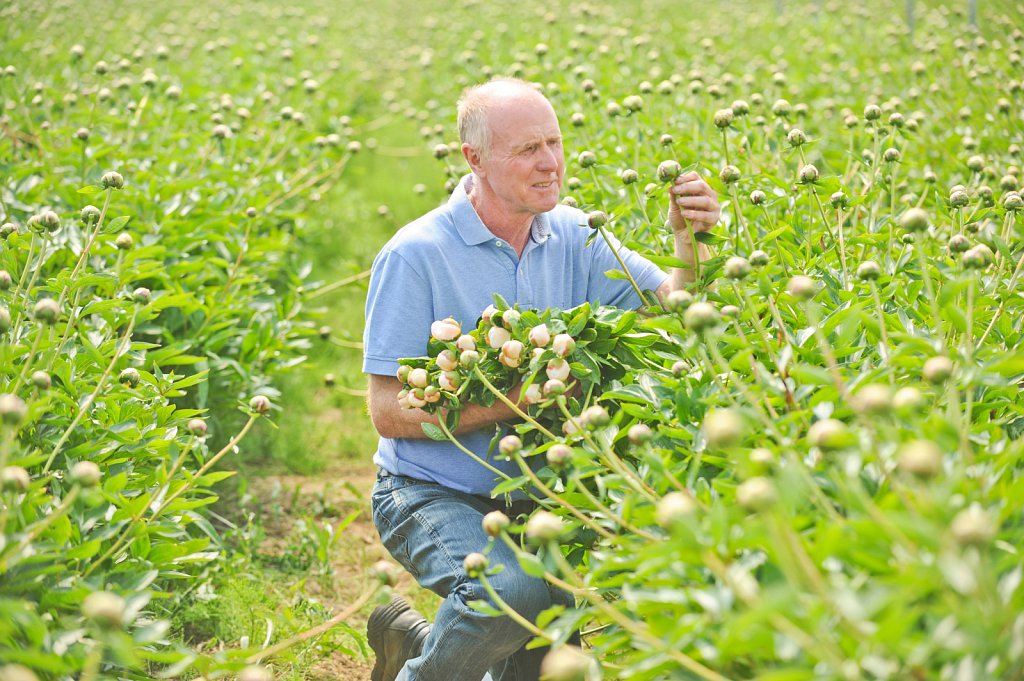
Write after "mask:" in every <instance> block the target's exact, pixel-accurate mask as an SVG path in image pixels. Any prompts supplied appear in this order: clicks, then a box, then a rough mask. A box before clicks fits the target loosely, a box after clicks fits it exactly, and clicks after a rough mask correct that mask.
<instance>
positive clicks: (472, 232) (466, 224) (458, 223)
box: [448, 174, 494, 246]
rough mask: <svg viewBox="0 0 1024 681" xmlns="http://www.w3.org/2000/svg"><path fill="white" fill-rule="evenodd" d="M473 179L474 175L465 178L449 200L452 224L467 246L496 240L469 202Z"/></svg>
mask: <svg viewBox="0 0 1024 681" xmlns="http://www.w3.org/2000/svg"><path fill="white" fill-rule="evenodd" d="M472 177H473V175H472V174H469V175H466V176H464V177H463V178H462V180H461V181H460V182H459V186H458V187H456V188H455V191H453V192H452V195H451V196H450V197H449V198H448V210H450V211H451V214H452V222H454V223H455V229H456V230H457V231H458V233H459V236H460V237H462V240H463V241H464V242H465V244H466V245H467V246H477V245H479V244H482V243H484V242H486V241H490V240H492V239H493V238H494V235H493V234H492V233H491V230H489V229H487V226H486V225H485V224H484V223H483V222H481V221H480V216H479V215H477V214H476V209H475V208H473V204H472V203H470V201H469V194H468V193H467V192H466V187H467V186H469V184H470V182H471V180H472Z"/></svg>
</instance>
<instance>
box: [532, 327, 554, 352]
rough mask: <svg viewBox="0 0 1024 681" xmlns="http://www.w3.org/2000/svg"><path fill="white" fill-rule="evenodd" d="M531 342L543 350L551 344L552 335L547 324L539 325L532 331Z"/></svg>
mask: <svg viewBox="0 0 1024 681" xmlns="http://www.w3.org/2000/svg"><path fill="white" fill-rule="evenodd" d="M530 342H531V343H533V344H534V345H536V346H537V347H538V348H543V347H545V346H547V344H548V343H550V342H551V333H550V332H549V331H548V327H547V325H546V324H538V325H537V326H535V327H533V328H532V329H530Z"/></svg>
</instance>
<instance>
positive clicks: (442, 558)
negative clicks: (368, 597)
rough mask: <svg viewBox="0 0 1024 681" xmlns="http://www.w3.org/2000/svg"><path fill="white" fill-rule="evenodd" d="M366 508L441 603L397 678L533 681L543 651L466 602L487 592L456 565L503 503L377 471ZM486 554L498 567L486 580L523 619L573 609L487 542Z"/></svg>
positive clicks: (498, 545) (507, 623)
mask: <svg viewBox="0 0 1024 681" xmlns="http://www.w3.org/2000/svg"><path fill="white" fill-rule="evenodd" d="M371 506H372V508H373V522H374V524H375V525H376V526H377V531H378V532H380V537H381V540H382V541H383V542H384V546H385V547H386V548H387V549H388V551H390V552H391V555H392V556H394V558H395V560H397V561H398V562H399V563H400V564H401V565H402V567H404V568H405V569H406V570H408V571H409V572H410V573H411V574H412V576H413V577H415V578H416V581H417V582H419V583H420V585H421V586H423V587H424V588H427V589H430V590H431V591H433V592H434V593H436V594H437V595H439V596H441V597H442V598H444V602H443V603H442V604H441V608H440V609H439V610H438V612H437V618H436V620H435V621H434V623H433V625H431V628H430V634H429V636H428V637H427V640H426V642H425V643H424V645H423V652H422V653H421V655H420V656H419V657H417V658H413V659H411V660H409V661H408V662H406V664H405V667H404V668H403V669H402V671H401V672H399V674H398V679H397V681H481V679H482V678H484V679H486V677H485V674H487V673H488V672H489V673H490V677H491V678H492V679H493V681H537V679H538V678H539V676H540V661H541V659H542V658H543V657H544V655H545V654H546V653H547V650H548V648H547V647H541V648H533V649H531V650H526V649H525V647H524V646H525V644H526V643H527V642H528V641H529V640H530V639H532V638H533V635H532V634H530V633H529V632H528V631H527V630H526V629H523V628H522V627H521V626H520V625H519V624H517V623H516V622H514V621H513V620H512V619H511V618H510V617H507V616H500V617H495V616H491V615H485V614H483V613H480V612H478V611H476V610H474V609H473V608H472V607H471V606H470V605H469V604H470V602H471V601H476V600H482V599H487V593H486V592H485V591H484V588H483V586H482V585H481V584H480V581H479V580H477V579H470V578H469V577H468V576H466V573H465V571H464V570H463V568H462V561H463V559H464V558H465V557H466V556H467V555H468V554H470V553H473V552H483V550H484V548H486V547H487V545H488V543H489V542H490V541H491V540H490V538H489V537H488V536H487V534H486V533H485V532H484V530H483V527H482V526H481V520H482V519H483V517H484V515H485V514H487V513H489V512H491V511H493V510H495V509H499V508H500V509H501V510H504V507H503V506H504V505H503V503H502V502H501V501H500V500H488V499H484V498H481V497H476V496H473V495H471V494H463V493H461V492H457V491H454V490H451V489H449V488H447V487H443V486H441V485H438V484H436V483H432V482H424V481H422V480H415V479H413V478H407V477H403V476H398V475H391V474H389V473H387V472H385V471H381V472H380V473H378V475H377V483H376V484H375V485H374V487H373V496H372V499H371ZM487 555H488V559H489V562H490V565H491V567H494V566H496V565H503V566H504V569H503V570H501V572H499V573H498V574H496V575H491V576H488V578H487V580H488V582H489V583H490V584H491V585H492V586H493V587H494V589H495V591H496V592H497V593H498V595H499V596H500V597H501V598H502V600H504V601H505V602H506V603H508V604H509V605H511V606H512V608H514V609H515V610H516V612H518V613H519V614H520V615H522V616H523V617H525V618H526V619H528V620H530V621H534V620H535V619H536V618H537V615H539V614H540V613H541V612H543V611H544V610H546V609H547V608H549V607H551V606H552V605H553V604H561V605H565V606H567V607H572V606H573V605H574V603H573V598H572V596H571V595H570V594H567V593H565V592H563V591H561V590H559V589H555V588H553V587H549V585H548V584H547V582H545V581H544V580H542V579H537V578H535V577H531V576H529V575H527V574H526V573H524V572H523V571H522V569H521V568H520V567H519V561H518V560H517V559H516V556H515V554H514V553H513V552H512V550H511V549H510V548H509V547H508V546H506V545H505V544H504V543H503V542H501V541H497V542H494V545H493V546H492V547H491V550H490V552H489V553H488V554H487Z"/></svg>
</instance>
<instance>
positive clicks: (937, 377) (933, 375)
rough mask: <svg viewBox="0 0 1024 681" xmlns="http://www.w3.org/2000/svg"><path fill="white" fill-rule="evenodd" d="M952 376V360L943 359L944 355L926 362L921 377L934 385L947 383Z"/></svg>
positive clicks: (930, 358)
mask: <svg viewBox="0 0 1024 681" xmlns="http://www.w3.org/2000/svg"><path fill="white" fill-rule="evenodd" d="M952 374H953V362H952V360H950V359H949V358H948V357H943V356H942V355H938V356H935V357H929V358H928V359H927V360H926V361H925V363H924V368H923V369H922V371H921V375H922V376H924V380H926V381H928V382H929V383H934V384H940V383H945V382H946V380H947V379H948V378H949V377H950V376H951V375H952Z"/></svg>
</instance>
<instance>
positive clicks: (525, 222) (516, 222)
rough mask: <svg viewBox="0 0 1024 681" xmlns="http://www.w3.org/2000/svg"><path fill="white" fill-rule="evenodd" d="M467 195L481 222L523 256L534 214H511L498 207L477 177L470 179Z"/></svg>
mask: <svg viewBox="0 0 1024 681" xmlns="http://www.w3.org/2000/svg"><path fill="white" fill-rule="evenodd" d="M467 195H468V196H469V202H470V204H472V206H473V210H475V211H476V214H477V217H479V218H480V222H482V223H484V227H486V228H487V229H488V230H489V231H490V232H491V234H493V235H494V236H496V237H498V238H499V239H503V240H504V241H506V242H507V243H508V244H509V245H510V246H511V247H512V248H514V249H516V253H517V254H518V255H520V256H521V255H522V254H523V249H525V248H526V243H527V242H528V241H529V240H530V231H531V230H532V229H533V218H534V216H533V215H530V214H529V213H512V214H509V213H505V212H504V211H502V210H500V209H496V208H495V203H496V201H495V200H494V197H493V196H491V195H490V194H489V193H488V192H487V190H486V189H484V188H482V187H481V183H480V182H479V181H478V180H476V178H472V179H471V180H470V187H469V192H468V193H467Z"/></svg>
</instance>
